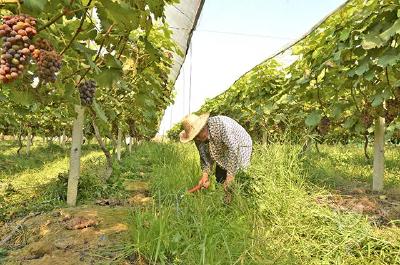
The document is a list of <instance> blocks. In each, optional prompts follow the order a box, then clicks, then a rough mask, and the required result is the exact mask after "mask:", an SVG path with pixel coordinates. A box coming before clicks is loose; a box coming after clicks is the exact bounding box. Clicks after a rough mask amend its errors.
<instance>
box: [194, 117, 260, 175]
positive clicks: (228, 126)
mask: <svg viewBox="0 0 400 265" xmlns="http://www.w3.org/2000/svg"><path fill="white" fill-rule="evenodd" d="M207 126H208V132H209V139H208V141H206V142H200V141H195V143H196V146H197V149H198V150H199V154H200V165H201V169H202V171H203V172H207V173H209V172H210V170H211V168H212V166H213V164H214V162H216V163H217V164H218V165H219V166H220V167H222V168H223V169H225V170H226V171H227V175H232V176H234V175H235V174H236V173H237V172H238V170H239V169H242V168H245V167H247V166H248V165H249V164H250V157H251V152H252V145H253V144H252V140H251V137H250V135H249V134H248V133H247V132H246V130H245V129H244V128H243V127H242V126H240V125H239V124H238V123H237V122H236V121H235V120H233V119H231V118H229V117H226V116H214V117H210V118H208V121H207Z"/></svg>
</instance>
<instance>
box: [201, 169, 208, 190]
mask: <svg viewBox="0 0 400 265" xmlns="http://www.w3.org/2000/svg"><path fill="white" fill-rule="evenodd" d="M199 185H200V186H202V187H204V188H206V189H208V186H210V180H209V179H208V173H203V176H202V177H201V179H200V181H199Z"/></svg>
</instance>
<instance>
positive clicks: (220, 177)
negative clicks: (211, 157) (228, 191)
mask: <svg viewBox="0 0 400 265" xmlns="http://www.w3.org/2000/svg"><path fill="white" fill-rule="evenodd" d="M226 174H227V172H226V170H225V169H223V168H222V167H220V166H219V165H218V164H217V165H216V167H215V178H216V179H217V182H218V183H224V181H225V179H226Z"/></svg>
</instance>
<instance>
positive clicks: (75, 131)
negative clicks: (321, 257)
mask: <svg viewBox="0 0 400 265" xmlns="http://www.w3.org/2000/svg"><path fill="white" fill-rule="evenodd" d="M75 111H76V113H77V116H76V118H75V120H74V124H73V128H72V145H71V157H70V165H69V177H68V190H67V204H68V205H69V206H75V205H76V198H77V194H78V182H79V174H80V158H81V147H82V139H83V122H84V116H85V115H84V113H85V108H84V107H82V106H80V105H75Z"/></svg>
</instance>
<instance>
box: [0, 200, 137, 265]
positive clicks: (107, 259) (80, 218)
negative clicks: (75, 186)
mask: <svg viewBox="0 0 400 265" xmlns="http://www.w3.org/2000/svg"><path fill="white" fill-rule="evenodd" d="M131 211H132V208H130V207H119V206H117V207H113V208H110V207H101V206H86V207H77V208H68V209H62V210H57V211H54V212H52V213H48V214H43V215H40V216H36V217H33V218H31V219H30V220H28V221H26V222H25V223H24V225H23V228H22V229H21V230H20V231H19V232H18V233H17V234H16V235H15V236H14V237H13V238H12V240H10V241H9V242H8V244H7V249H8V255H7V256H6V258H5V259H4V260H3V261H2V262H3V263H2V264H9V265H11V264H22V265H24V264H30V265H31V264H35V265H36V264H41V265H47V264H48V265H50V264H51V265H53V264H57V265H58V264H60V265H62V264H78V265H79V264H130V261H129V259H127V258H126V257H125V256H124V254H123V252H121V249H123V248H124V246H125V245H127V244H128V242H129V232H128V216H129V214H130V212H131ZM11 229H12V225H11V224H9V225H8V227H6V228H3V229H2V231H1V232H2V234H7V232H8V231H11ZM7 230H8V231H7Z"/></svg>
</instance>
